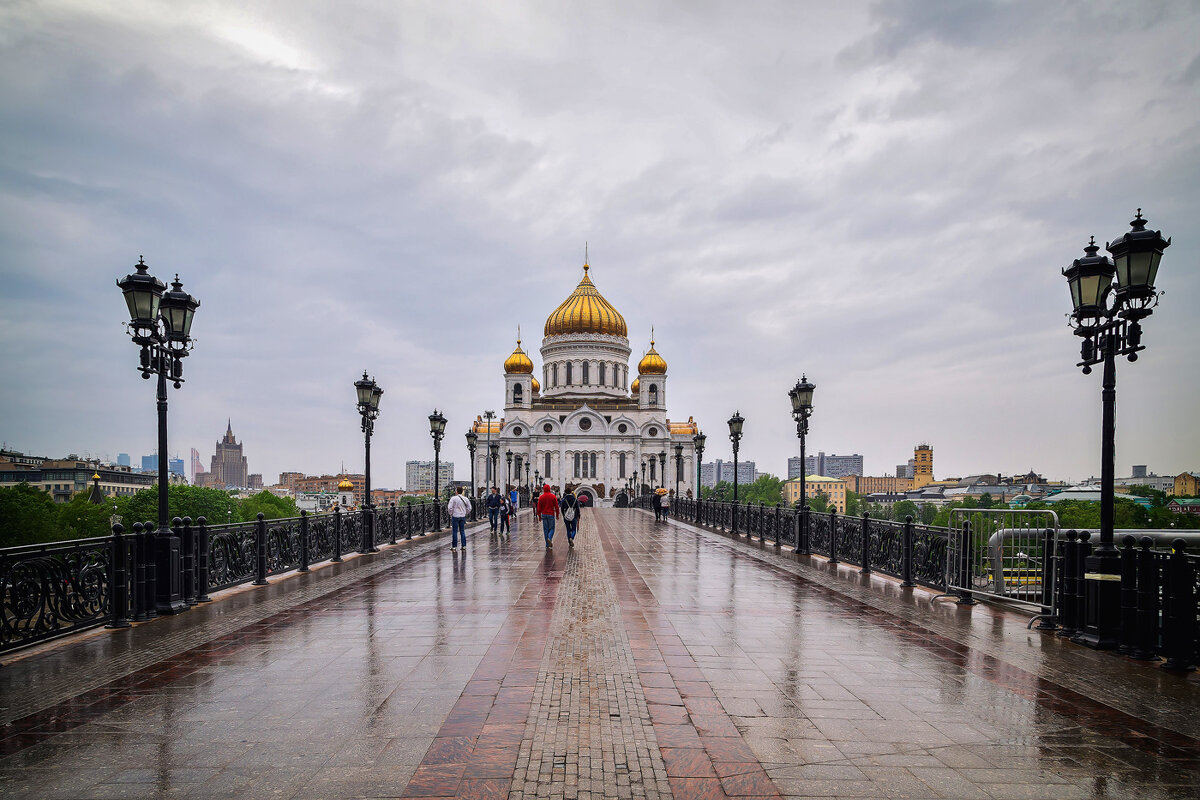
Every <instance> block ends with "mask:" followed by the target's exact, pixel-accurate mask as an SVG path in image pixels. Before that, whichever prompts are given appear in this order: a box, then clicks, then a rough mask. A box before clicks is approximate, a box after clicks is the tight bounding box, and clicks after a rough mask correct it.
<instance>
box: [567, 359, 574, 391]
mask: <svg viewBox="0 0 1200 800" xmlns="http://www.w3.org/2000/svg"><path fill="white" fill-rule="evenodd" d="M573 366H574V364H572V363H571V362H570V361H568V362H567V386H570V385H571V372H572V369H571V367H573Z"/></svg>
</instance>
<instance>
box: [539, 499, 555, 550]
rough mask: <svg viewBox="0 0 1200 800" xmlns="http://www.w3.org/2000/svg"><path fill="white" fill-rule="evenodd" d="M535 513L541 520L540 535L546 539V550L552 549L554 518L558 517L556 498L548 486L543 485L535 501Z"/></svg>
mask: <svg viewBox="0 0 1200 800" xmlns="http://www.w3.org/2000/svg"><path fill="white" fill-rule="evenodd" d="M537 513H538V516H539V517H541V518H542V535H544V536H545V537H546V549H547V550H550V549H552V548H553V547H554V518H555V517H557V516H558V515H559V513H560V512H559V508H558V498H557V497H555V496H554V492H552V491H550V484H548V483H547V484H543V486H542V493H541V495H539V496H538V499H537Z"/></svg>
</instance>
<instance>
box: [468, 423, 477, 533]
mask: <svg viewBox="0 0 1200 800" xmlns="http://www.w3.org/2000/svg"><path fill="white" fill-rule="evenodd" d="M477 447H479V434H478V433H476V432H475V429H474V428H472V429H471V430H469V431H467V452H468V453H470V454H471V521H472V522H474V521H475V520H476V519H477V517H476V515H475V505H476V503H477V502H478V500H479V498H478V497H476V496H475V450H476V448H477Z"/></svg>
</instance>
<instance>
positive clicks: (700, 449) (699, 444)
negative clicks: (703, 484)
mask: <svg viewBox="0 0 1200 800" xmlns="http://www.w3.org/2000/svg"><path fill="white" fill-rule="evenodd" d="M707 440H708V437H707V436H705V435H704V434H703V433H697V434H696V435H695V436H693V437H692V445H693V446H694V447H695V448H696V499H697V500H699V499H700V462H701V461H702V460H703V459H704V443H705V441H707Z"/></svg>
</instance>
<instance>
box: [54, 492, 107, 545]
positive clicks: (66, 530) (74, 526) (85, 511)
mask: <svg viewBox="0 0 1200 800" xmlns="http://www.w3.org/2000/svg"><path fill="white" fill-rule="evenodd" d="M90 495H91V492H90V491H86V492H80V493H79V494H77V495H75V496H74V497H72V498H71V501H70V502H69V503H61V504H59V505H58V506H57V510H58V530H57V532H56V535H55V538H56V539H88V538H91V537H94V536H108V535H109V534H111V533H112V524H111V522H110V521H109V520H110V519H111V517H112V515H113V513H114V508H113V507H114V506H116V507H117V509H116V513H120V505H121V504H120V503H119V502H114V501H112V500H109V499H106V500H105V502H103V503H101V504H100V505H96V504H95V503H93V502H91V501H90V500H88V497H89V496H90Z"/></svg>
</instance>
